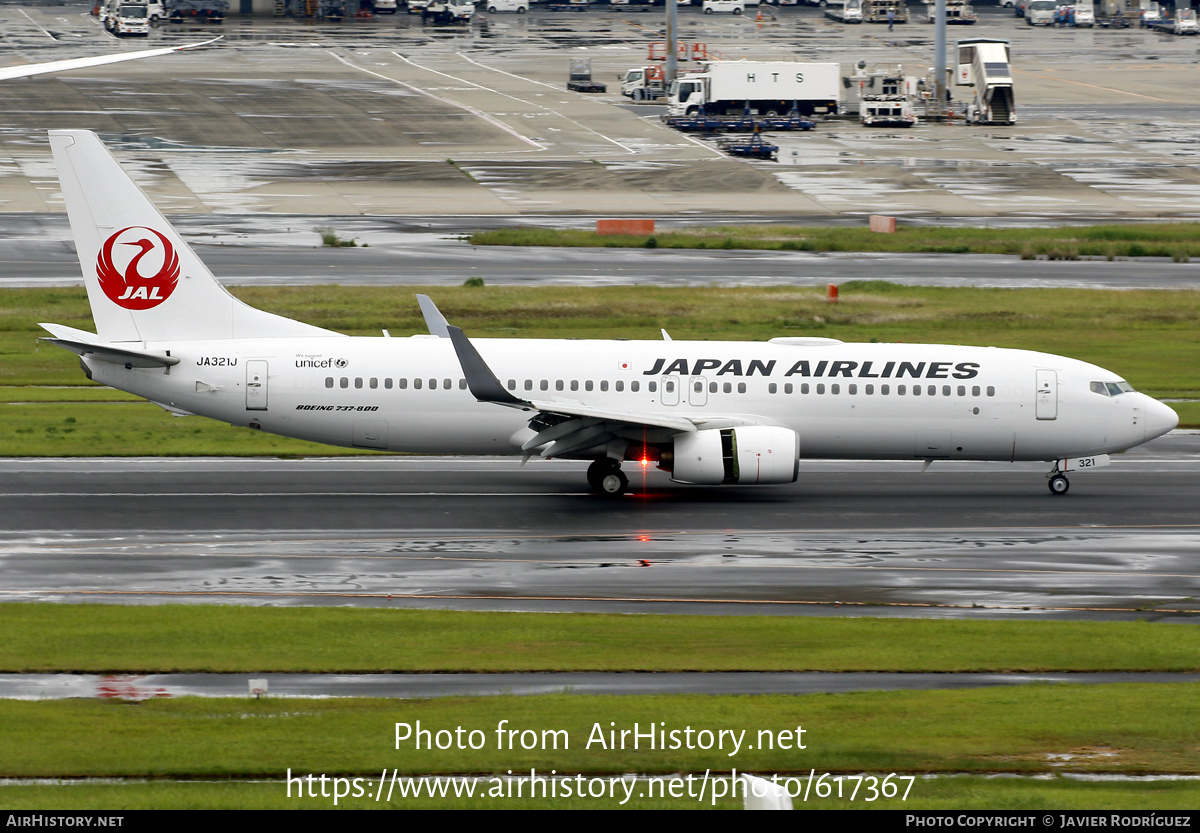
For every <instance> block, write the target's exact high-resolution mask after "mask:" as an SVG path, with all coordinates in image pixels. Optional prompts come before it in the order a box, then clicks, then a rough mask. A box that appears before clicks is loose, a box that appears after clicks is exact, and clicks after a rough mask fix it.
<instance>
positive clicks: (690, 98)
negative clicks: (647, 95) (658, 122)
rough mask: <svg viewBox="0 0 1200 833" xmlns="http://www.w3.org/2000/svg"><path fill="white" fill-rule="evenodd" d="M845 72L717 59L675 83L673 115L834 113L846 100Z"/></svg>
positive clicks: (670, 102)
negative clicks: (700, 113) (844, 96)
mask: <svg viewBox="0 0 1200 833" xmlns="http://www.w3.org/2000/svg"><path fill="white" fill-rule="evenodd" d="M841 90H842V84H841V68H840V67H839V66H838V65H837V64H834V63H802V62H799V61H713V62H710V63H708V64H707V65H705V66H704V67H703V68H702V69H701V70H700V71H699V72H694V73H688V74H687V75H683V76H680V77H678V78H676V79H675V81H674V82H673V83H672V84H671V86H670V89H669V90H668V91H667V115H668V116H694V115H697V114H698V113H699V112H700V111H701V110H702V109H703V111H704V112H705V113H707V114H708V115H710V116H726V115H728V116H736V115H742V114H744V113H747V111H748V114H750V115H757V116H759V117H760V118H761V117H766V118H777V117H779V116H786V115H787V114H789V113H791V112H792V111H793V110H794V111H796V113H797V114H798V115H802V116H811V115H813V114H814V113H820V114H823V115H824V114H829V115H832V114H834V113H836V112H838V107H839V102H840V101H841V98H840V96H841Z"/></svg>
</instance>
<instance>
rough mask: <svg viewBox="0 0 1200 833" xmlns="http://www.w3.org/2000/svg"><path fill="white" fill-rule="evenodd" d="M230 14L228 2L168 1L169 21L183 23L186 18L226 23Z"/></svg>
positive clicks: (200, 0)
mask: <svg viewBox="0 0 1200 833" xmlns="http://www.w3.org/2000/svg"><path fill="white" fill-rule="evenodd" d="M228 13H229V3H228V1H227V0H167V20H169V21H170V22H171V23H183V21H184V20H185V19H186V18H195V19H196V20H201V21H207V22H209V23H224V22H225V15H226V14H228Z"/></svg>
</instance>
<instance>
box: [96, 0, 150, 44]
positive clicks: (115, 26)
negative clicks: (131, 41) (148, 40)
mask: <svg viewBox="0 0 1200 833" xmlns="http://www.w3.org/2000/svg"><path fill="white" fill-rule="evenodd" d="M100 18H101V22H102V23H103V24H104V28H105V29H107V30H108V31H109V32H111V33H112V34H113V35H115V36H117V37H118V38H124V37H134V38H136V37H141V38H145V37H149V36H150V7H149V4H148V3H146V2H145V0H142V1H141V2H137V1H136V0H108V2H106V3H105V4H104V7H103V8H102V9H101V11H100Z"/></svg>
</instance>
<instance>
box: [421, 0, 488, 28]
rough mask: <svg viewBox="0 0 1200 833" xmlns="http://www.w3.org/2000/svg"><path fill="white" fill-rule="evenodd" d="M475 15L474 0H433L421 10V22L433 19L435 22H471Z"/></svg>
mask: <svg viewBox="0 0 1200 833" xmlns="http://www.w3.org/2000/svg"><path fill="white" fill-rule="evenodd" d="M474 16H475V3H474V2H472V0H433V2H431V3H430V4H429V5H428V6H426V7H425V8H424V9H422V10H421V22H422V23H424V22H425V21H427V20H432V21H433V22H434V23H470V22H471V19H472V18H473V17H474Z"/></svg>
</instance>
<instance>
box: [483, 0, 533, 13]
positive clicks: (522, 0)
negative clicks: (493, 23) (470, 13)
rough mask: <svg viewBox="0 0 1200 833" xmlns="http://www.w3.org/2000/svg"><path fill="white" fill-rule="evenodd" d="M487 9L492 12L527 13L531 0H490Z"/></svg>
mask: <svg viewBox="0 0 1200 833" xmlns="http://www.w3.org/2000/svg"><path fill="white" fill-rule="evenodd" d="M487 10H488V12H489V13H490V14H495V13H496V12H516V13H517V14H525V12H527V11H529V0H488V4H487Z"/></svg>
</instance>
